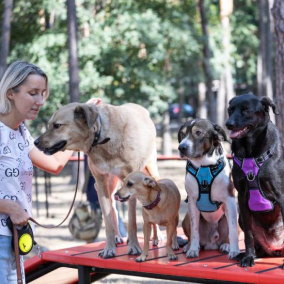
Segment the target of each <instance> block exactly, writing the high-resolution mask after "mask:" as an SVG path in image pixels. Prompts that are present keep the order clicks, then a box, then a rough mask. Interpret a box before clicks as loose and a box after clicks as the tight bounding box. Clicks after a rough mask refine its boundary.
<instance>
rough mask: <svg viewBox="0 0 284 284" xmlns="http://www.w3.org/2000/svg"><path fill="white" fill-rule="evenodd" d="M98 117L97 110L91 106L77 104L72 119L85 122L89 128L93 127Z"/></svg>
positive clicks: (80, 122)
mask: <svg viewBox="0 0 284 284" xmlns="http://www.w3.org/2000/svg"><path fill="white" fill-rule="evenodd" d="M97 118H98V112H96V111H95V110H94V107H93V106H88V105H79V106H77V107H76V108H75V110H74V120H75V121H76V122H78V123H79V124H87V125H88V127H89V128H91V127H93V125H94V123H95V121H96V120H97Z"/></svg>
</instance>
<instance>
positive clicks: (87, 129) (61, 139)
mask: <svg viewBox="0 0 284 284" xmlns="http://www.w3.org/2000/svg"><path fill="white" fill-rule="evenodd" d="M155 141H156V129H155V126H154V124H153V122H152V120H151V119H150V116H149V113H148V111H147V110H146V109H144V108H143V107H141V106H139V105H136V104H131V103H129V104H125V105H121V106H113V105H110V104H105V103H100V104H98V105H96V104H94V103H93V104H84V103H71V104H68V105H66V106H63V107H62V108H60V109H59V110H58V111H56V112H55V113H54V115H53V116H52V117H51V119H50V121H49V127H48V129H47V131H46V132H45V133H44V134H42V135H41V136H40V137H39V138H38V139H37V140H36V141H35V145H36V146H37V147H38V148H39V149H40V150H42V151H44V152H45V153H47V154H53V153H56V152H57V151H64V150H74V151H83V152H85V153H86V154H87V155H88V163H89V167H90V170H91V172H92V174H93V175H94V177H95V179H96V189H97V191H98V197H99V202H100V206H101V208H102V212H103V217H104V221H105V225H106V247H105V248H104V250H103V251H102V252H100V254H99V255H100V256H102V257H103V258H109V257H113V256H115V252H116V244H117V243H122V242H123V241H122V238H121V236H120V233H119V230H118V225H117V223H118V222H117V211H116V207H115V200H114V190H115V188H116V187H117V183H118V181H119V180H123V179H124V178H125V177H126V176H127V175H128V174H129V173H131V172H132V171H138V170H139V171H140V170H141V171H143V170H145V171H146V172H148V173H149V174H150V175H151V176H153V177H158V169H157V152H156V142H155ZM116 177H118V178H116ZM128 245H129V249H128V253H129V254H140V253H141V248H140V247H139V243H138V240H137V226H136V200H135V199H132V200H130V201H129V211H128Z"/></svg>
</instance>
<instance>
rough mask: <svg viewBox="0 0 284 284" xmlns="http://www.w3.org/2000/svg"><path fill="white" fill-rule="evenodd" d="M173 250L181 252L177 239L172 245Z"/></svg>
mask: <svg viewBox="0 0 284 284" xmlns="http://www.w3.org/2000/svg"><path fill="white" fill-rule="evenodd" d="M172 249H173V250H179V244H178V241H177V239H176V240H175V241H173V243H172Z"/></svg>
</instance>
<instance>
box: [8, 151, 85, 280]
mask: <svg viewBox="0 0 284 284" xmlns="http://www.w3.org/2000/svg"><path fill="white" fill-rule="evenodd" d="M79 173H80V152H78V169H77V180H76V188H75V193H74V197H73V200H72V204H71V206H70V208H69V211H68V213H67V215H66V217H65V218H64V220H63V221H62V222H61V223H59V224H58V225H42V224H40V223H39V222H37V221H36V220H35V219H34V218H32V217H30V218H29V220H30V221H32V222H33V223H35V224H36V225H38V226H40V227H42V228H46V229H54V228H58V227H59V226H61V225H62V224H63V223H64V222H65V221H66V219H67V218H68V217H69V215H70V213H71V210H72V208H73V206H74V203H75V200H76V196H77V191H78V185H79ZM28 225H29V224H28ZM11 227H12V232H13V244H14V252H15V260H16V269H17V281H18V284H22V283H23V279H22V273H21V262H20V247H19V234H18V230H17V228H16V226H15V225H14V224H13V223H12V221H11ZM26 235H28V234H26ZM23 236H24V235H23ZM26 237H28V236H26ZM31 239H32V243H31V247H30V249H29V250H28V252H27V253H29V252H30V251H31V250H32V247H33V245H34V244H36V242H35V241H34V239H33V236H32V237H31ZM27 253H22V254H27Z"/></svg>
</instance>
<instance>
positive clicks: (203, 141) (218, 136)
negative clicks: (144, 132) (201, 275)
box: [178, 119, 240, 258]
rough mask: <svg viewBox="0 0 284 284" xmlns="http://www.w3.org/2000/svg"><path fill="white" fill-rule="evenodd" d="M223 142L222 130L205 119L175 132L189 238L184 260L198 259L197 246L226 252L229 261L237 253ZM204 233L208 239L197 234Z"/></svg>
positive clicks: (235, 221) (235, 215)
mask: <svg viewBox="0 0 284 284" xmlns="http://www.w3.org/2000/svg"><path fill="white" fill-rule="evenodd" d="M223 140H227V136H226V134H225V132H224V130H223V129H222V128H221V127H220V126H219V125H216V124H213V123H211V122H210V121H209V120H206V119H194V120H190V121H188V122H186V123H185V124H184V125H182V126H181V128H180V130H179V133H178V141H179V143H180V144H179V147H178V149H179V153H180V156H181V157H185V158H187V166H186V169H187V174H186V179H185V188H186V191H187V194H188V215H186V217H185V220H184V222H183V227H185V234H186V235H188V236H190V238H189V243H188V245H187V246H185V247H184V252H186V256H187V257H188V258H191V257H198V256H199V250H200V246H202V247H203V248H204V249H217V248H218V249H220V250H221V251H224V252H229V258H233V257H235V256H236V255H238V254H239V252H240V251H239V246H238V225H237V207H236V201H235V197H234V188H233V184H232V181H231V178H230V176H231V171H230V166H229V163H228V160H227V158H226V155H224V149H223V146H222V141H223ZM225 220H226V221H225ZM188 224H189V226H188ZM205 231H207V234H208V231H210V232H211V233H212V236H210V235H207V236H205V235H201V234H203V232H205ZM200 235H201V237H200ZM228 237H229V240H230V244H228Z"/></svg>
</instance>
